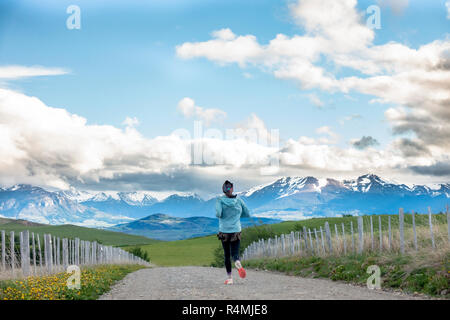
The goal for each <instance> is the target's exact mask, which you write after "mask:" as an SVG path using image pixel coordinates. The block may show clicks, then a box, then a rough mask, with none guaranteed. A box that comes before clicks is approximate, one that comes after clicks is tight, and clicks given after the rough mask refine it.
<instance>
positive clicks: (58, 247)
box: [56, 238, 61, 266]
mask: <svg viewBox="0 0 450 320" xmlns="http://www.w3.org/2000/svg"><path fill="white" fill-rule="evenodd" d="M56 241H57V242H56V263H57V264H58V266H61V239H60V238H56Z"/></svg>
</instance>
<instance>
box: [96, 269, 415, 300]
mask: <svg viewBox="0 0 450 320" xmlns="http://www.w3.org/2000/svg"><path fill="white" fill-rule="evenodd" d="M233 277H234V279H233V280H234V284H233V285H228V286H225V285H224V284H223V281H224V280H225V272H224V269H219V268H208V267H155V268H149V269H141V270H139V271H136V272H133V273H131V274H129V275H127V276H126V277H125V278H124V279H122V280H121V281H119V282H118V283H117V284H116V285H114V286H113V288H112V289H111V291H110V292H108V293H106V294H104V295H103V296H101V297H100V300H115V299H120V300H122V299H126V300H129V299H131V300H143V299H163V300H165V299H174V300H184V299H193V300H207V299H218V300H227V299H228V300H229V299H233V300H234V299H242V300H248V299H251V300H254V299H276V300H290V299H295V300H302V299H370V300H377V299H389V300H397V299H418V298H419V297H413V296H408V295H404V294H399V293H393V292H385V291H377V290H369V289H367V288H365V287H358V286H354V285H350V284H345V283H340V282H333V281H331V280H326V279H308V278H301V277H294V276H288V275H283V274H279V273H274V272H269V271H255V270H248V272H247V277H246V278H245V279H240V278H237V279H236V277H238V276H237V272H236V271H235V270H233Z"/></svg>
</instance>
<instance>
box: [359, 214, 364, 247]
mask: <svg viewBox="0 0 450 320" xmlns="http://www.w3.org/2000/svg"><path fill="white" fill-rule="evenodd" d="M358 235H359V246H358V253H362V252H363V249H364V225H363V218H362V217H358Z"/></svg>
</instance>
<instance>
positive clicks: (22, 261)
mask: <svg viewBox="0 0 450 320" xmlns="http://www.w3.org/2000/svg"><path fill="white" fill-rule="evenodd" d="M19 252H20V269H21V270H22V273H24V269H25V261H24V260H25V254H24V240H23V231H20V233H19Z"/></svg>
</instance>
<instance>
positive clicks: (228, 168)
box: [0, 89, 446, 192]
mask: <svg viewBox="0 0 450 320" xmlns="http://www.w3.org/2000/svg"><path fill="white" fill-rule="evenodd" d="M392 112H394V111H392ZM390 117H392V119H398V120H395V121H401V119H402V117H404V115H403V114H395V113H394V114H392V115H390ZM132 122H133V121H132ZM236 128H237V129H238V128H241V129H254V130H256V133H257V135H258V136H259V137H264V136H266V137H267V136H268V135H269V130H268V129H267V127H266V125H265V123H264V121H262V119H261V118H259V117H258V116H257V115H256V114H252V115H251V116H250V117H249V118H248V119H247V120H246V121H245V122H243V123H242V124H240V125H238V126H237V127H236ZM317 133H318V134H319V135H323V136H319V137H318V138H311V137H300V138H299V139H297V140H294V139H288V140H287V141H286V143H283V144H281V143H280V146H279V147H278V146H275V147H274V146H272V145H271V144H264V143H260V140H258V141H255V140H252V139H246V137H245V136H244V137H241V136H237V137H232V138H231V139H225V138H223V137H221V138H218V137H204V138H203V139H202V138H201V137H199V138H196V137H194V138H188V139H181V138H179V137H176V136H174V135H170V136H159V137H155V138H151V139H149V138H145V137H143V136H142V135H141V134H140V133H139V132H138V131H137V130H136V129H135V128H134V127H126V128H124V129H120V128H116V127H113V126H109V125H91V124H88V121H87V120H86V119H85V118H82V117H80V116H77V115H75V114H71V113H69V112H68V111H66V110H64V109H59V108H52V107H49V106H47V105H45V104H44V103H43V102H42V101H41V100H39V99H38V98H36V97H30V96H26V95H24V94H22V93H18V92H15V91H12V90H9V89H0V154H1V155H2V156H1V157H0V185H12V184H15V183H30V184H36V185H42V186H51V187H56V188H68V187H69V186H70V185H76V186H77V187H79V188H83V187H85V188H87V189H91V190H92V189H93V188H92V187H93V186H95V189H99V188H103V189H104V190H117V189H121V188H132V189H135V190H155V191H163V190H174V189H177V188H178V190H180V191H181V190H189V191H193V190H203V191H205V190H206V191H208V192H210V190H212V189H211V187H212V186H215V185H217V184H218V183H219V182H220V181H221V180H223V178H224V177H225V176H226V177H231V178H233V177H236V178H237V177H238V178H239V180H240V182H241V184H244V183H246V184H247V185H252V184H255V183H257V182H259V181H261V175H260V171H259V169H260V168H261V166H263V165H265V164H266V163H267V160H268V159H269V157H271V156H273V155H278V156H279V159H280V166H281V170H282V171H283V172H286V173H292V172H289V170H291V171H292V170H297V171H295V172H296V173H294V174H298V173H299V171H298V170H303V169H307V170H310V171H309V172H310V174H313V173H314V172H315V173H317V174H320V175H327V174H330V173H335V172H347V173H351V174H352V175H353V174H354V172H361V171H362V172H365V171H373V170H372V169H379V170H391V169H396V170H398V169H399V168H400V169H401V168H408V167H409V166H418V167H420V166H427V165H428V166H429V165H433V164H435V163H436V162H437V161H440V160H441V162H442V160H443V159H445V156H446V155H445V153H442V152H441V153H439V152H440V149H438V148H433V147H431V148H430V150H429V153H426V152H422V153H417V152H416V151H415V150H419V149H418V148H420V146H419V147H418V144H417V143H416V144H415V145H414V144H412V143H408V142H406V143H405V141H402V142H400V141H399V142H398V143H397V144H393V145H389V146H387V147H386V148H385V149H383V150H370V152H366V151H365V150H356V149H354V148H347V149H345V148H340V147H338V146H336V145H333V144H334V143H335V142H336V141H337V138H338V136H337V134H336V133H334V132H333V131H332V129H331V128H330V127H326V126H325V127H320V128H318V129H317ZM195 145H197V146H198V145H200V146H201V149H202V151H203V155H204V157H205V158H204V159H203V160H205V159H209V160H213V161H212V162H211V163H207V162H205V161H204V162H202V163H200V164H193V159H192V150H193V146H195ZM399 146H401V147H402V148H403V149H405V150H406V149H407V150H408V152H410V153H411V154H413V153H414V152H416V155H415V156H414V157H404V156H403V155H402V153H401V150H400V148H399Z"/></svg>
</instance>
